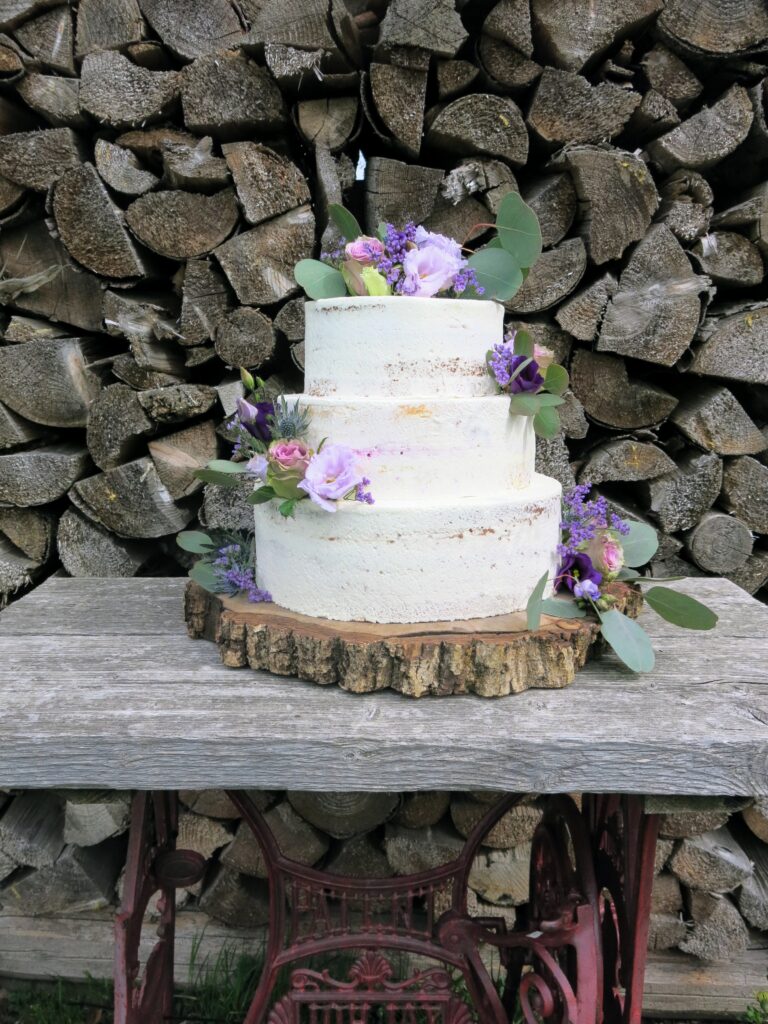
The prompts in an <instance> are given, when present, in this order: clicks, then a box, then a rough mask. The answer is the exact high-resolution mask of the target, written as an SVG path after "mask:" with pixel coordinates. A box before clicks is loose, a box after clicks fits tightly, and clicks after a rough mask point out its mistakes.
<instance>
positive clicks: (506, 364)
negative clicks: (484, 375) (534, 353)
mask: <svg viewBox="0 0 768 1024" xmlns="http://www.w3.org/2000/svg"><path fill="white" fill-rule="evenodd" d="M523 363H526V365H525V366H523ZM488 365H489V367H490V369H491V373H492V374H493V376H494V379H495V380H496V383H497V384H498V385H499V387H500V388H501V389H502V390H503V391H508V392H509V394H510V395H519V394H521V393H522V392H529V393H533V394H535V393H536V392H537V391H540V390H541V388H542V387H543V386H544V378H543V377H542V375H541V374H540V373H539V364H538V363H537V362H536V360H535V359H531V360H530V361H529V360H528V356H524V355H516V354H515V352H514V350H513V349H512V348H511V346H510V345H507V344H506V343H505V344H501V345H494V346H493V354H492V355H491V358H490V359H489V361H488ZM521 366H523V368H522V370H520V369H519V367H521ZM515 371H519V372H517V374H516V375H515Z"/></svg>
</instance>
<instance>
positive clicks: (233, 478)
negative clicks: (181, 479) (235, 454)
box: [194, 469, 240, 487]
mask: <svg viewBox="0 0 768 1024" xmlns="http://www.w3.org/2000/svg"><path fill="white" fill-rule="evenodd" d="M194 475H195V476H196V477H197V479H198V480H202V481H203V482H204V483H206V484H216V486H217V487H237V486H238V485H239V483H240V477H239V475H238V474H236V473H228V472H224V473H222V472H221V470H218V469H196V470H195V472H194Z"/></svg>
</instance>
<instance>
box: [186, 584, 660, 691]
mask: <svg viewBox="0 0 768 1024" xmlns="http://www.w3.org/2000/svg"><path fill="white" fill-rule="evenodd" d="M606 589H607V592H608V593H610V594H612V595H613V596H614V597H615V598H616V605H615V607H616V608H618V609H619V610H620V611H623V612H625V614H627V615H630V616H631V617H632V618H636V617H637V615H638V614H639V612H640V608H641V607H642V596H641V594H640V592H639V589H638V588H637V587H632V586H630V585H628V584H626V583H612V584H609V585H608V587H607V588H606ZM184 605H185V617H186V621H187V629H188V631H189V635H190V636H191V637H193V638H195V639H200V638H203V639H206V640H212V641H213V642H214V643H216V644H217V646H218V648H219V653H220V655H221V660H222V661H223V663H224V664H225V665H228V666H230V667H231V668H243V667H245V666H248V667H249V668H252V669H261V670H263V671H266V672H273V673H275V674H276V675H281V676H295V677H297V678H298V679H305V680H309V681H310V682H313V683H319V684H321V685H323V686H328V685H334V684H335V685H336V686H340V687H341V688H342V689H344V690H349V691H351V692H352V693H371V692H373V691H375V690H386V689H391V690H396V691H397V692H398V693H403V694H405V695H406V696H408V697H424V696H433V697H446V696H450V695H453V694H461V693H476V694H478V695H479V696H481V697H503V696H506V695H507V694H510V693H521V692H522V691H523V690H527V689H530V688H534V687H539V688H547V689H552V688H560V687H564V686H569V685H570V684H571V683H572V682H573V681H574V679H575V677H576V673H577V672H578V671H579V669H580V668H583V667H584V665H585V664H586V662H587V659H588V658H589V657H590V656H591V655H592V654H593V653H596V651H597V649H598V648H599V646H600V645H601V643H602V640H601V637H600V630H599V625H598V623H597V622H595V621H594V619H592V618H585V619H555V618H553V617H551V616H548V615H545V616H543V617H542V621H541V626H540V628H539V629H537V630H529V629H528V628H527V626H526V618H525V613H524V612H515V613H513V614H510V615H498V616H494V617H492V618H486V619H469V620H466V621H462V622H421V623H418V624H416V625H408V624H390V625H379V624H375V623H368V622H335V621H333V620H332V619H318V618H311V617H310V616H307V615H298V614H296V613H294V612H289V611H287V609H285V608H281V607H280V606H279V605H275V604H251V603H249V602H248V601H247V600H246V599H245V598H240V597H237V598H230V597H224V596H222V595H219V594H211V593H209V592H208V591H206V590H204V589H203V588H202V587H200V586H199V585H198V584H197V583H194V582H192V581H190V582H189V583H188V584H187V589H186V594H185V600H184Z"/></svg>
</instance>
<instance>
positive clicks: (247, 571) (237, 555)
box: [212, 544, 272, 602]
mask: <svg viewBox="0 0 768 1024" xmlns="http://www.w3.org/2000/svg"><path fill="white" fill-rule="evenodd" d="M251 558H252V550H251V548H250V547H244V546H243V545H241V544H225V545H224V546H223V547H220V548H219V549H218V552H217V556H216V558H215V559H214V560H213V562H212V565H213V569H214V572H215V573H216V578H217V581H218V584H219V586H220V588H221V593H224V594H229V595H231V596H234V595H235V594H245V595H246V597H247V598H248V600H249V601H253V602H262V601H271V600H272V597H271V595H270V594H269V592H268V591H266V590H263V589H262V588H261V587H259V586H258V585H257V583H256V575H255V573H254V569H253V566H252V565H250V564H244V562H245V561H246V560H248V561H249V562H250V559H251Z"/></svg>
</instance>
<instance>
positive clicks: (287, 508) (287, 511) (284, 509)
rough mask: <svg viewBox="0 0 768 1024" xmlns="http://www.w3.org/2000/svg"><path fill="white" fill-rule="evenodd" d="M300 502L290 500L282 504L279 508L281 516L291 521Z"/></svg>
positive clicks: (295, 499)
mask: <svg viewBox="0 0 768 1024" xmlns="http://www.w3.org/2000/svg"><path fill="white" fill-rule="evenodd" d="M298 500H299V499H298V498H288V500H287V501H283V502H281V504H280V507H279V511H280V515H281V516H283V517H284V518H285V519H289V518H290V517H291V516H292V515H293V512H294V509H295V508H296V502H297V501H298Z"/></svg>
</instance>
